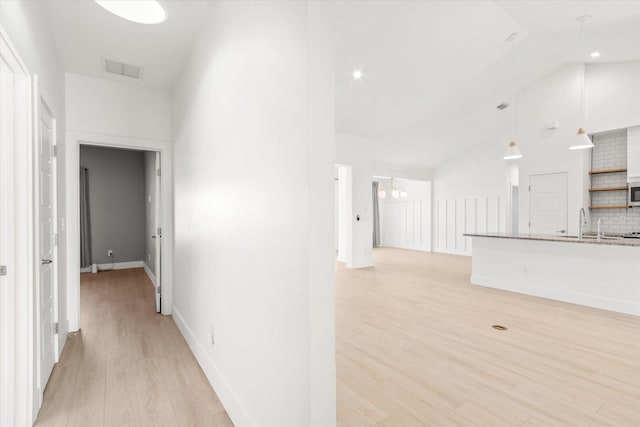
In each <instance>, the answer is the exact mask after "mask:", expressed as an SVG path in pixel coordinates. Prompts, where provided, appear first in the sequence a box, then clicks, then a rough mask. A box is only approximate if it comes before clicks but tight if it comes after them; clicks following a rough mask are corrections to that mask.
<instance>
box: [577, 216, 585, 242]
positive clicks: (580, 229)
mask: <svg viewBox="0 0 640 427" xmlns="http://www.w3.org/2000/svg"><path fill="white" fill-rule="evenodd" d="M578 221H579V222H580V227H579V230H578V240H582V237H583V235H584V226H585V225H587V214H586V213H585V211H584V208H580V219H579V220H578Z"/></svg>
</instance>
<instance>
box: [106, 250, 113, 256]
mask: <svg viewBox="0 0 640 427" xmlns="http://www.w3.org/2000/svg"><path fill="white" fill-rule="evenodd" d="M107 256H110V257H112V256H113V250H111V249H109V250H108V251H107Z"/></svg>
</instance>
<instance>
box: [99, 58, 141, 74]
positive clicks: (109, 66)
mask: <svg viewBox="0 0 640 427" xmlns="http://www.w3.org/2000/svg"><path fill="white" fill-rule="evenodd" d="M104 69H105V71H106V72H107V73H113V74H119V75H121V76H127V77H132V78H134V79H139V78H140V75H141V69H140V67H136V66H135V65H129V64H124V63H122V62H118V61H112V60H110V59H105V60H104Z"/></svg>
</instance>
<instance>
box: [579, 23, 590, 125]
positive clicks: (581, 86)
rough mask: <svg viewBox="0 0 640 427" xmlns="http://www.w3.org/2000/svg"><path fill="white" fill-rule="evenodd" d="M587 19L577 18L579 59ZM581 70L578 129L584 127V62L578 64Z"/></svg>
mask: <svg viewBox="0 0 640 427" xmlns="http://www.w3.org/2000/svg"><path fill="white" fill-rule="evenodd" d="M587 19H589V17H588V16H586V15H585V16H581V17H580V18H578V22H580V38H579V40H578V53H579V55H580V57H582V49H583V45H584V42H583V39H584V36H583V32H584V23H585V21H586V20H587ZM580 65H581V68H580V127H581V128H582V127H584V126H585V115H586V114H585V108H584V80H585V68H586V67H585V63H584V62H582V61H581V62H580Z"/></svg>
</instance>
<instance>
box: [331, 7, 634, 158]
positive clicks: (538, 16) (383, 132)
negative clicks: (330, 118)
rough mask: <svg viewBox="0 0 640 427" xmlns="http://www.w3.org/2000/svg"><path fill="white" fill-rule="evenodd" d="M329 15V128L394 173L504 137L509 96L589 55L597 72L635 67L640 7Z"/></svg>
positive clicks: (355, 10) (381, 10)
mask: <svg viewBox="0 0 640 427" xmlns="http://www.w3.org/2000/svg"><path fill="white" fill-rule="evenodd" d="M335 13H336V46H337V49H336V127H337V129H338V130H339V131H342V132H345V133H351V134H356V135H361V136H366V137H368V138H370V139H371V140H372V144H373V153H374V162H375V164H376V165H377V166H381V167H393V168H394V169H398V168H401V167H407V168H409V167H410V168H412V169H413V170H415V169H422V170H426V169H430V168H433V167H435V166H437V165H438V164H441V163H442V162H443V161H446V160H447V159H449V158H451V157H453V156H455V155H456V154H459V153H460V152H462V151H464V150H467V149H469V148H471V147H472V146H474V145H477V144H479V143H481V142H483V141H484V140H487V139H488V138H490V137H493V136H495V135H498V134H501V133H502V132H503V131H504V130H506V129H508V126H509V125H508V120H507V119H508V114H507V113H506V111H508V110H505V111H504V112H501V111H500V110H497V109H496V108H495V107H496V106H497V105H498V104H500V103H501V102H502V101H505V100H508V99H509V98H510V97H511V93H512V92H513V90H512V88H515V90H516V91H517V90H518V89H521V88H523V87H526V86H527V85H529V84H531V83H532V82H534V81H536V80H538V79H540V78H541V77H543V76H544V75H546V74H548V73H550V72H552V71H553V70H554V69H556V68H558V67H559V66H561V65H562V64H565V63H568V62H589V61H590V60H591V58H590V57H589V55H588V54H589V52H590V51H591V49H597V50H599V51H600V52H602V56H601V57H600V58H599V59H598V61H599V62H606V61H626V60H637V59H640V49H639V48H638V46H640V2H639V1H343V2H337V3H336V11H335ZM582 15H591V16H592V19H591V20H590V21H589V22H588V23H587V24H585V27H584V40H583V44H582V46H583V48H582V49H577V47H578V46H579V44H578V40H579V36H578V35H579V25H578V24H577V23H576V21H575V18H576V17H578V16H582ZM513 32H517V33H519V36H518V39H517V43H516V45H515V46H516V47H515V52H516V60H515V62H516V66H515V68H516V76H517V77H516V79H515V82H514V83H512V78H511V53H510V52H511V50H510V44H509V43H508V42H506V38H507V37H508V36H509V35H510V34H511V33H513ZM354 69H362V71H363V73H364V76H363V78H362V79H360V80H354V79H352V78H351V75H350V73H351V72H352V71H353V70H354ZM505 144H506V141H505Z"/></svg>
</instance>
